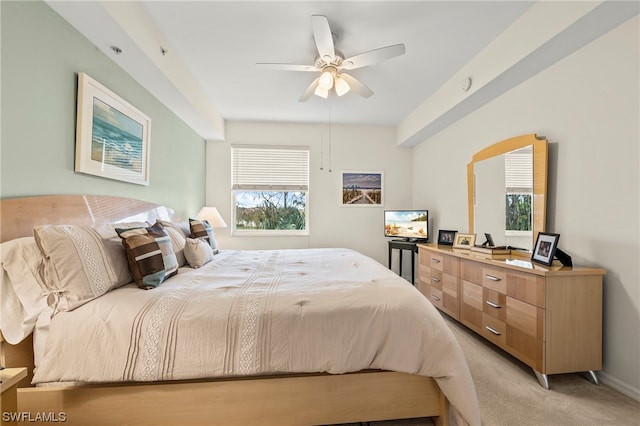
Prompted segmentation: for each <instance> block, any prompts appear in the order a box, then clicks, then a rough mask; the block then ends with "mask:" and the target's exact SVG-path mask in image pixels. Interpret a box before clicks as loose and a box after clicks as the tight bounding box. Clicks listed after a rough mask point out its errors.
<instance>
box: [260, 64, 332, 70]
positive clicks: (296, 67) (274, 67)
mask: <svg viewBox="0 0 640 426" xmlns="http://www.w3.org/2000/svg"><path fill="white" fill-rule="evenodd" d="M256 66H258V67H260V68H269V69H272V70H280V71H313V72H317V71H321V70H320V68H318V67H316V66H315V65H296V64H265V63H257V64H256Z"/></svg>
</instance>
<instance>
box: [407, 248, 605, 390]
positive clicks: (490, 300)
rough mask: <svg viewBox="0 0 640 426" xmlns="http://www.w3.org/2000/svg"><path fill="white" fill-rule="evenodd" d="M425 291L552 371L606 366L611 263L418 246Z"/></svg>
mask: <svg viewBox="0 0 640 426" xmlns="http://www.w3.org/2000/svg"><path fill="white" fill-rule="evenodd" d="M418 259H419V260H418V265H419V267H418V283H417V287H418V289H419V290H420V292H421V293H422V294H423V295H424V296H425V297H427V298H428V299H429V300H430V301H431V303H432V304H433V305H434V306H435V307H436V308H438V309H439V310H441V311H442V312H444V313H445V314H447V315H448V316H449V317H451V318H453V319H455V320H456V321H458V322H460V323H461V324H463V325H465V326H466V327H468V328H469V329H471V330H473V331H474V332H476V333H477V334H479V335H480V336H482V337H483V338H485V339H486V340H488V341H490V342H491V343H493V344H495V345H496V346H498V347H500V348H501V349H503V350H505V351H507V352H508V353H510V354H511V355H513V356H514V357H516V358H518V359H519V360H521V361H522V362H524V363H525V364H526V365H528V366H530V367H531V368H532V369H533V371H534V373H535V375H536V377H537V378H538V381H539V382H540V384H541V385H542V386H543V387H545V388H546V389H549V378H548V375H551V374H559V373H572V372H584V373H586V374H587V377H588V378H589V379H590V380H591V381H593V382H594V383H597V382H598V380H597V376H596V373H595V372H596V371H597V370H600V369H601V368H602V277H603V276H604V274H605V273H606V271H605V270H604V269H599V268H587V267H580V266H573V267H564V266H561V265H558V266H556V265H555V264H554V265H552V266H550V267H546V266H543V265H538V264H536V263H533V262H531V261H529V260H528V258H522V257H517V256H508V257H507V258H505V259H501V260H493V259H485V258H479V257H475V256H472V255H471V254H470V252H469V251H466V250H461V251H457V250H456V249H453V248H450V247H448V246H436V245H431V244H419V245H418Z"/></svg>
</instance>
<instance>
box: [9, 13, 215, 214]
mask: <svg viewBox="0 0 640 426" xmlns="http://www.w3.org/2000/svg"><path fill="white" fill-rule="evenodd" d="M0 7H1V12H0V16H1V24H2V26H1V44H2V63H1V64H2V70H1V71H2V74H1V77H2V92H1V96H2V112H1V115H2V117H1V119H2V121H1V123H2V131H1V137H2V139H1V142H2V148H1V151H0V155H1V166H2V169H1V171H0V174H1V180H0V196H1V197H2V198H9V197H19V196H31V195H47V194H102V195H116V196H122V197H131V198H138V199H143V200H148V201H153V202H156V203H160V204H163V205H167V206H169V207H171V208H173V209H174V210H175V211H176V214H178V215H179V216H181V217H183V218H186V217H188V216H189V215H191V216H193V215H195V214H197V213H198V211H199V209H200V207H202V205H203V204H204V200H205V143H204V140H203V138H202V137H200V136H199V135H198V134H197V133H196V132H195V131H193V130H192V129H191V128H190V127H188V126H187V125H186V124H185V123H184V122H183V121H182V120H180V119H179V118H178V117H177V116H176V115H175V114H174V113H172V112H171V111H169V109H167V108H166V107H165V106H164V105H162V104H161V103H160V102H159V101H158V100H157V99H156V98H155V97H153V96H152V95H151V94H150V93H149V92H147V90H145V89H144V88H143V87H142V86H141V85H140V84H138V83H137V82H136V81H135V80H133V78H131V77H130V76H129V75H128V74H127V73H125V72H124V70H122V69H121V68H120V67H119V66H118V65H117V64H116V63H114V62H113V61H112V60H111V59H110V58H109V57H108V56H106V55H105V54H103V53H102V52H101V51H100V50H99V49H98V48H97V47H96V46H95V45H93V44H92V43H91V42H90V41H89V40H87V39H86V38H85V37H84V36H82V35H81V34H80V33H79V32H78V31H77V30H76V29H75V28H73V27H72V26H71V25H70V24H68V23H67V22H66V21H65V20H64V19H63V18H62V17H60V16H59V15H58V14H57V13H55V12H54V11H53V10H52V9H51V8H50V7H49V6H48V5H47V4H46V3H43V2H40V1H33V2H32V1H29V2H23V1H2V2H0ZM78 72H86V73H87V74H88V75H90V76H91V77H93V78H94V79H96V80H97V81H99V82H100V83H102V84H103V85H105V86H106V87H108V88H109V89H110V90H112V91H113V92H115V93H116V94H118V95H119V96H120V97H122V98H124V99H125V100H127V101H128V102H129V103H131V104H132V105H134V106H135V107H136V108H138V109H140V110H141V111H142V112H144V113H145V114H146V115H148V116H149V117H150V118H151V150H150V155H151V165H150V184H149V186H142V185H134V184H130V183H126V182H120V181H116V180H110V179H104V178H99V177H96V176H90V175H84V174H80V173H76V172H74V158H75V129H76V95H77V73H78Z"/></svg>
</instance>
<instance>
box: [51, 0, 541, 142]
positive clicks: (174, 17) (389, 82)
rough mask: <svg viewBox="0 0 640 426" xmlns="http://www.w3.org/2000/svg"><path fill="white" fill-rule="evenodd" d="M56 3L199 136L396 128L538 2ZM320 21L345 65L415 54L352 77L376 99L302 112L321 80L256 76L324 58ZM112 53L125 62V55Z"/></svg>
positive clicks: (313, 104)
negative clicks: (400, 51)
mask: <svg viewBox="0 0 640 426" xmlns="http://www.w3.org/2000/svg"><path fill="white" fill-rule="evenodd" d="M47 3H48V4H49V5H50V6H51V7H52V8H53V9H54V10H56V11H57V12H58V13H59V14H60V15H61V16H62V17H64V18H65V19H66V20H67V21H69V22H70V23H71V24H72V25H73V26H75V27H76V28H77V29H78V30H79V31H80V32H81V33H83V34H84V35H85V36H86V37H87V38H88V39H89V40H91V41H92V42H93V43H94V44H95V45H96V46H97V47H98V48H99V49H101V50H103V51H104V52H105V53H106V54H108V55H109V56H110V57H111V58H112V59H113V60H114V61H115V62H116V63H118V64H119V65H120V66H121V67H122V68H124V69H125V71H127V72H128V73H129V74H131V75H132V76H133V77H134V78H136V79H137V80H138V81H139V82H140V83H141V84H142V85H143V86H144V87H145V88H147V89H148V90H149V91H150V92H152V93H153V94H154V95H155V96H156V97H157V98H158V99H160V100H161V101H163V102H164V103H165V104H167V105H168V106H169V107H170V108H171V109H172V110H174V111H175V112H176V114H178V115H179V116H181V117H182V118H183V119H185V121H187V123H189V124H191V125H192V127H194V128H198V126H199V125H200V124H202V123H204V122H207V121H210V122H215V121H216V119H218V120H219V121H222V120H225V121H272V122H273V121H275V122H306V123H318V122H332V123H344V124H359V125H388V126H397V125H398V124H399V123H401V122H402V120H404V119H405V118H406V117H407V116H409V115H410V114H411V113H412V112H413V111H414V110H416V108H418V107H419V106H420V105H421V104H422V103H423V102H425V100H427V99H428V98H429V97H431V96H432V95H433V94H434V93H435V92H436V91H437V90H438V89H439V88H440V87H442V86H443V84H445V83H446V82H447V81H449V80H450V79H451V76H452V75H454V74H455V73H457V72H459V71H460V70H461V69H462V68H463V67H464V66H465V65H466V64H467V63H469V61H471V60H472V59H473V58H474V57H476V56H477V55H478V54H479V53H481V52H482V50H483V49H484V48H485V47H486V46H487V45H489V44H490V43H491V42H492V41H494V40H495V39H496V38H497V37H499V36H500V35H501V34H502V33H503V32H504V31H505V29H507V28H508V27H509V26H510V25H511V24H512V23H513V22H514V21H516V20H517V19H518V18H519V17H520V16H521V15H523V14H524V13H525V12H526V11H527V10H528V9H529V8H530V7H531V6H532V4H534V3H535V2H530V1H280V2H274V1H254V2H247V1H144V2H134V1H130V2H109V1H103V2H99V1H89V2H87V1H85V2H68V1H48V2H47ZM313 14H321V15H325V16H327V18H328V20H329V24H330V26H331V29H332V32H333V33H335V35H336V36H337V40H336V48H337V49H339V50H340V51H342V52H343V54H344V55H345V56H346V57H348V56H353V55H356V54H359V53H362V52H365V51H368V50H372V49H376V48H379V47H383V46H387V45H392V44H396V43H404V44H405V46H406V53H405V54H404V55H403V56H400V57H397V58H393V59H391V60H388V61H386V62H383V63H379V64H376V65H373V66H370V67H365V68H360V69H357V70H353V71H351V72H350V73H351V74H352V75H353V76H354V77H356V78H358V79H359V80H360V81H361V82H363V83H364V84H366V85H367V86H368V87H370V88H371V89H372V90H373V91H374V95H373V96H371V97H370V98H368V99H364V98H361V97H359V96H358V95H356V94H354V93H352V92H350V93H347V94H346V95H344V96H343V97H340V98H338V97H337V96H336V95H335V94H332V95H330V97H329V99H328V100H325V99H321V98H319V97H317V96H313V97H312V98H311V99H310V100H309V101H307V102H298V98H299V97H300V95H301V94H302V93H303V91H304V90H305V89H306V87H307V86H308V85H309V84H310V83H311V81H312V80H313V79H314V78H315V77H316V76H315V75H314V74H312V73H307V72H290V71H275V70H268V69H263V68H259V67H257V66H256V65H255V64H256V63H257V62H282V63H294V64H312V63H313V61H314V59H315V57H316V55H317V51H316V48H315V44H314V40H313V34H312V29H311V15H313ZM110 46H118V47H120V48H121V49H122V53H121V54H119V55H116V54H114V52H113V51H112V50H111V48H110ZM162 48H163V49H166V54H165V55H163V54H162V53H161V49H162ZM79 71H81V70H79ZM200 133H201V134H203V136H204V137H205V138H212V135H211V134H206V133H207V132H206V131H201V132H200ZM213 138H215V135H213Z"/></svg>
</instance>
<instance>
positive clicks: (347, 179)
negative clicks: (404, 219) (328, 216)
mask: <svg viewBox="0 0 640 426" xmlns="http://www.w3.org/2000/svg"><path fill="white" fill-rule="evenodd" d="M341 184H342V201H341V205H343V206H354V207H373V206H376V207H381V206H383V195H384V194H383V192H384V173H383V172H342V179H341Z"/></svg>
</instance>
